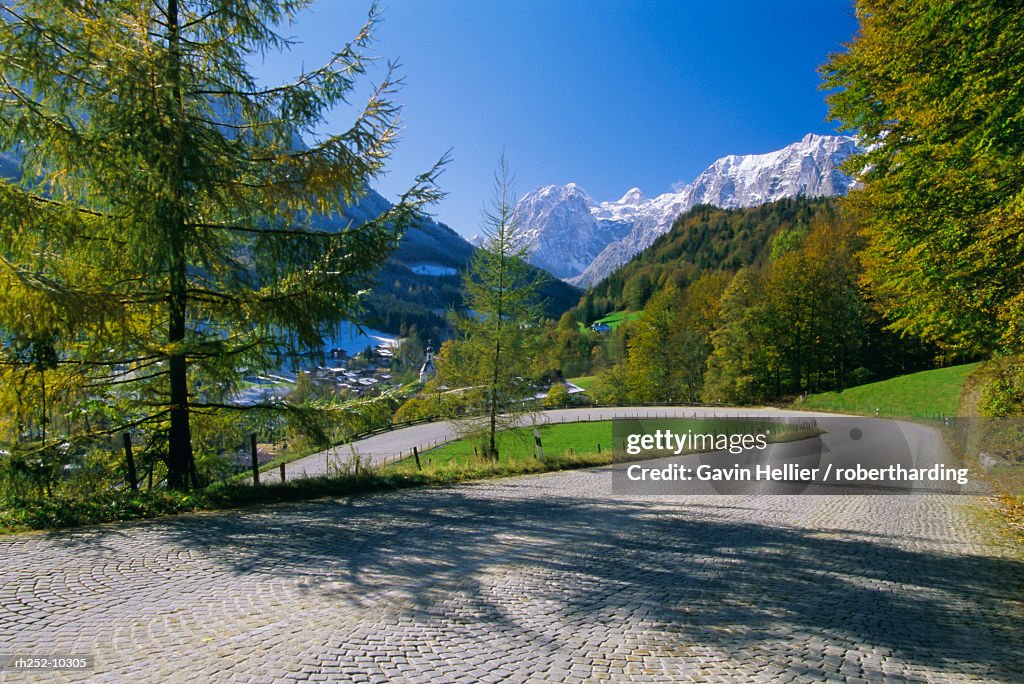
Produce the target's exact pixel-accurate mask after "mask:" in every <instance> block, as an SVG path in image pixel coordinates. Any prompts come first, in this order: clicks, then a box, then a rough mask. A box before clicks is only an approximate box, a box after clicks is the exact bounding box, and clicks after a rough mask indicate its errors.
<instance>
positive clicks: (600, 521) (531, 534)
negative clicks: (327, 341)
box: [0, 470, 1024, 684]
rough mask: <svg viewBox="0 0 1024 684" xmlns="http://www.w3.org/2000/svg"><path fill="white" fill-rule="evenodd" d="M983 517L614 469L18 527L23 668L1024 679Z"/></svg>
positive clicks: (92, 675)
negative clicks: (659, 491)
mask: <svg viewBox="0 0 1024 684" xmlns="http://www.w3.org/2000/svg"><path fill="white" fill-rule="evenodd" d="M979 505H980V504H979V500H978V499H975V498H972V497H967V496H944V495H921V496H848V497H838V496H835V497H828V496H761V497H735V496H690V497H654V496H652V497H648V498H639V497H635V498H626V497H620V496H614V495H613V494H612V493H611V483H610V474H609V472H608V471H607V470H591V471H576V472H570V473H556V474H550V475H542V476H533V477H526V478H516V479H508V480H501V481H492V482H490V483H484V484H478V485H469V486H460V487H452V488H437V489H420V490H407V491H402V492H397V493H391V494H382V495H375V496H367V497H356V498H352V499H344V500H330V501H326V500H325V501H318V502H312V503H305V504H301V505H298V504H296V505H284V506H275V507H266V508H260V509H250V510H246V511H240V512H238V511H236V512H224V513H215V514H204V515H193V516H183V517H178V518H170V519H164V520H160V521H152V522H145V523H138V524H132V525H121V526H106V527H101V528H91V529H88V530H80V531H73V532H59V533H53V534H26V535H16V536H12V537H3V538H0V559H2V566H0V653H2V652H6V653H35V654H42V653H76V654H91V655H94V656H95V659H96V668H95V671H90V672H79V673H73V672H66V673H63V674H61V675H59V676H54V675H49V676H47V677H42V676H39V677H38V679H39V680H40V681H53V680H54V679H56V680H58V681H82V680H88V681H100V682H106V681H112V682H128V681H131V682H135V681H141V682H147V681H152V682H165V681H188V682H195V683H197V684H198V683H201V682H292V681H374V682H383V681H400V680H409V681H424V682H427V681H429V682H439V681H466V682H477V681H483V682H489V681H500V680H513V681H601V680H611V681H620V680H639V681H689V680H691V679H692V680H694V681H755V682H760V681H764V682H782V681H822V680H826V681H841V682H856V681H865V680H867V681H883V680H887V679H889V680H892V681H928V682H940V681H941V682H947V681H948V682H956V681H992V682H1021V681H1024V660H1022V651H1024V648H1022V646H1024V639H1022V635H1024V620H1022V619H1021V618H1022V604H1021V597H1022V589H1024V564H1022V562H1021V560H1020V559H1019V557H1018V556H1016V555H1015V552H1014V551H1013V550H1012V549H1010V548H1009V547H1008V546H1004V545H1003V544H1002V543H1000V542H998V541H997V540H995V538H994V537H993V538H992V539H990V538H988V536H987V535H986V533H982V532H978V531H977V530H978V529H979V527H978V525H977V520H976V519H975V517H974V516H975V515H976V513H975V510H976V509H977V508H978V507H979ZM0 679H2V680H3V681H11V682H14V681H24V680H27V679H31V678H30V677H28V676H27V675H24V674H20V673H13V672H7V673H5V674H3V675H0Z"/></svg>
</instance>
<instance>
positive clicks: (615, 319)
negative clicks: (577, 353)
mask: <svg viewBox="0 0 1024 684" xmlns="http://www.w3.org/2000/svg"><path fill="white" fill-rule="evenodd" d="M643 315H644V312H643V311H616V312H614V313H610V314H608V315H607V316H605V317H604V318H599V319H597V320H596V321H594V322H593V324H592V325H597V324H598V323H605V324H607V325H608V327H609V328H611V329H612V330H615V329H616V328H618V327H619V326H620V325H622V324H623V323H627V322H629V321H635V320H636V319H638V318H640V317H641V316H643ZM578 325H579V328H580V330H585V329H586V328H588V327H589V326H586V325H583V324H582V323H579V324H578Z"/></svg>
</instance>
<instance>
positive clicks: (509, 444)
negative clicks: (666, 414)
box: [398, 418, 808, 470]
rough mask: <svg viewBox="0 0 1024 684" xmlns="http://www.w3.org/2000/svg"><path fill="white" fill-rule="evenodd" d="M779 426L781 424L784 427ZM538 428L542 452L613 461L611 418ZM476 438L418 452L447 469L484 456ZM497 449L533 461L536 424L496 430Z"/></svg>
mask: <svg viewBox="0 0 1024 684" xmlns="http://www.w3.org/2000/svg"><path fill="white" fill-rule="evenodd" d="M780 427H781V430H780ZM644 429H645V431H647V432H654V431H655V430H659V429H671V430H673V431H676V432H679V431H681V430H683V429H689V430H692V431H693V432H695V433H714V434H733V433H742V434H747V433H750V434H753V433H756V432H760V431H770V432H771V435H770V436H769V437H768V441H769V442H777V441H787V440H789V439H798V438H801V437H802V436H807V435H808V432H807V430H806V429H805V426H803V425H785V426H780V425H779V424H778V423H776V422H774V421H749V420H736V419H721V418H717V419H714V418H710V419H698V420H693V419H680V418H656V419H650V420H645V421H644ZM538 430H539V431H540V437H541V444H542V445H543V449H544V458H545V460H548V459H556V460H558V459H574V458H596V459H597V460H596V461H595V463H594V464H595V465H597V464H598V463H604V462H610V456H611V453H610V452H611V445H612V421H610V420H605V421H594V422H590V423H560V424H556V425H543V426H541V427H539V428H538ZM474 444H475V443H474V442H473V441H470V440H467V439H460V440H456V441H454V442H448V443H447V444H443V445H441V446H439V447H437V448H435V449H431V450H430V451H426V452H424V453H422V454H421V455H420V461H421V463H422V465H424V466H426V467H427V468H433V469H441V470H443V469H445V468H450V467H458V468H463V467H469V466H473V465H479V464H480V463H483V462H484V460H483V459H482V458H481V457H480V456H479V455H478V451H479V448H478V449H477V450H476V451H475V450H474ZM498 454H499V457H500V458H499V460H500V462H501V463H504V464H506V465H511V466H513V467H514V466H515V465H516V464H525V463H529V462H532V461H535V460H536V458H535V446H534V439H533V429H532V428H520V429H516V430H509V431H508V432H505V433H501V434H499V435H498ZM398 465H399V467H400V468H410V467H415V466H414V465H413V464H412V461H411V459H405V460H404V461H401V462H400V463H399V464H398Z"/></svg>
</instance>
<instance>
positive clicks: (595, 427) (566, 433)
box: [406, 420, 612, 467]
mask: <svg viewBox="0 0 1024 684" xmlns="http://www.w3.org/2000/svg"><path fill="white" fill-rule="evenodd" d="M538 429H539V430H540V438H541V443H542V444H543V446H544V456H545V458H547V457H549V456H550V457H555V456H563V455H568V454H569V452H570V450H571V451H572V452H575V453H577V454H590V453H594V454H596V453H597V451H598V445H599V444H600V445H601V453H602V454H605V453H608V451H609V449H610V448H611V444H612V423H611V421H610V420H605V421H599V422H593V423H561V424H558V425H542V426H541V427H540V428H538ZM473 445H474V443H473V442H471V441H469V440H465V439H459V440H456V441H454V442H448V443H447V444H442V445H441V446H439V447H437V448H435V449H431V450H430V451H427V452H424V453H423V454H421V455H420V459H421V461H422V462H423V464H424V465H426V464H427V462H428V461H429V462H430V465H432V466H435V467H444V466H446V465H449V464H451V463H456V462H457V463H466V462H469V461H472V460H473V459H474V457H475V454H474V452H473ZM498 454H499V460H501V461H523V460H529V459H532V458H533V457H534V446H533V429H532V428H521V429H518V430H510V431H509V432H507V433H501V434H499V435H498ZM406 460H408V459H406Z"/></svg>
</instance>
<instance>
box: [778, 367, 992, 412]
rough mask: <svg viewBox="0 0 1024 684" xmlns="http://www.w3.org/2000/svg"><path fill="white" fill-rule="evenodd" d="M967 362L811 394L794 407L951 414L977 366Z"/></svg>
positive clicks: (847, 410)
mask: <svg viewBox="0 0 1024 684" xmlns="http://www.w3.org/2000/svg"><path fill="white" fill-rule="evenodd" d="M979 365H980V364H978V363H968V364H965V365H963V366H951V367H949V368H939V369H936V370H930V371H922V372H920V373H912V374H910V375H901V376H899V377H896V378H891V379H889V380H882V381H881V382H873V383H871V384H868V385H860V386H859V387H851V388H850V389H848V390H845V391H843V392H825V393H823V394H813V395H811V396H809V397H808V398H807V399H805V400H804V401H803V402H799V403H798V404H797V408H805V409H820V410H824V411H840V412H843V413H860V414H868V415H872V414H874V413H875V410H876V409H878V412H879V414H880V415H886V416H905V417H914V418H931V417H934V416H938V415H943V416H955V415H956V414H957V409H958V408H959V405H960V393H961V390H962V389H963V385H964V381H965V380H967V377H968V376H969V375H970V374H971V373H973V372H974V371H975V370H976V369H977V368H978V366H979Z"/></svg>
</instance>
